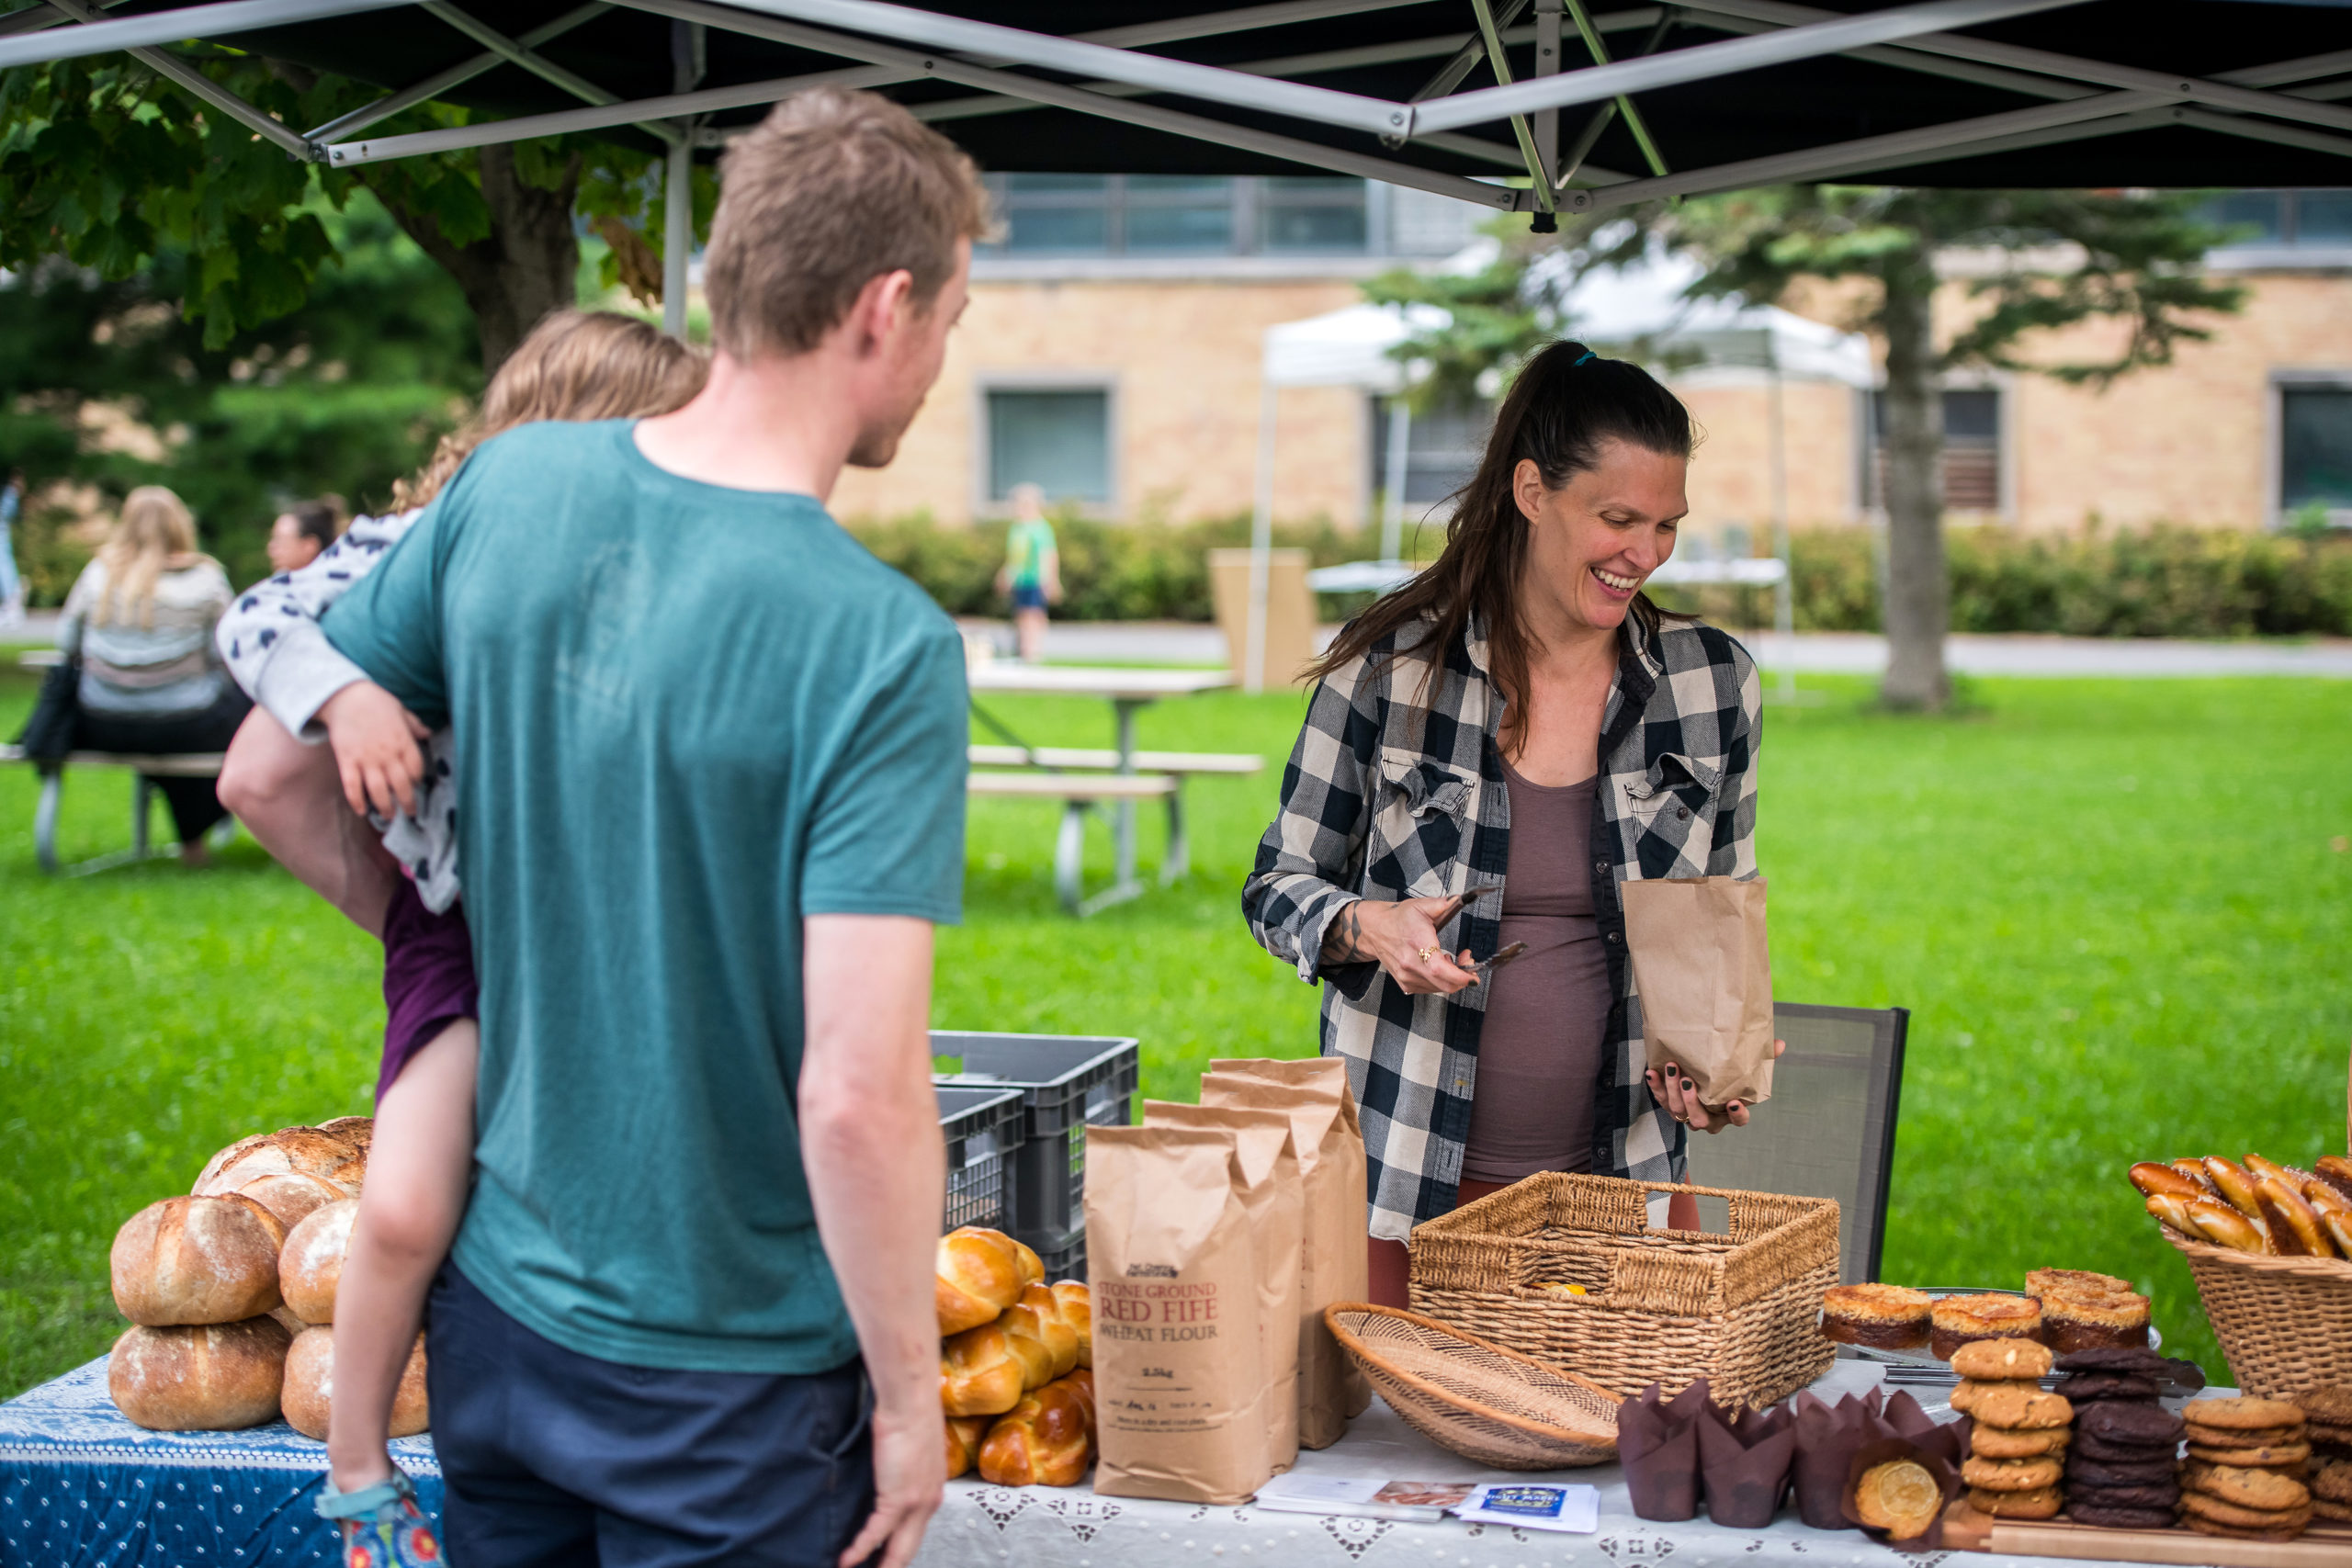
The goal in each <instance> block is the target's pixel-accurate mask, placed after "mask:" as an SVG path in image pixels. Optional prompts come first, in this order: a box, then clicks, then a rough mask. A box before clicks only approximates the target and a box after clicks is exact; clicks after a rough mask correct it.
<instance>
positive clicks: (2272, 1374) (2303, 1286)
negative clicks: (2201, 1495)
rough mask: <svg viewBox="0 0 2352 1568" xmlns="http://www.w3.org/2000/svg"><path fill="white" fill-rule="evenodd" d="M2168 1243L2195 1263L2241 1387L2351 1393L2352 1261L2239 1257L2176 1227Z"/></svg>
mask: <svg viewBox="0 0 2352 1568" xmlns="http://www.w3.org/2000/svg"><path fill="white" fill-rule="evenodd" d="M2165 1240H2166V1241H2168V1242H2170V1243H2172V1244H2173V1246H2175V1247H2178V1248H2179V1249H2180V1253H2181V1256H2182V1257H2183V1258H2186V1259H2187V1260H2188V1274H2189V1278H2191V1279H2193V1280H2196V1281H2197V1294H2198V1295H2199V1297H2200V1298H2201V1299H2202V1300H2203V1301H2204V1303H2205V1316H2206V1318H2207V1319H2208V1320H2209V1321H2210V1322H2211V1324H2212V1325H2213V1337H2214V1338H2216V1339H2218V1340H2220V1341H2221V1342H2222V1355H2224V1356H2227V1357H2228V1358H2229V1360H2230V1375H2231V1377H2232V1378H2233V1379H2234V1380H2235V1381H2236V1382H2237V1385H2238V1387H2239V1388H2241V1389H2243V1390H2245V1392H2246V1393H2250V1394H2252V1395H2254V1396H2255V1397H2256V1398H2257V1399H2292V1398H2294V1397H2295V1396H2296V1395H2297V1394H2299V1393H2305V1392H2307V1391H2309V1390H2311V1389H2314V1388H2318V1387H2320V1386H2322V1385H2323V1384H2328V1383H2333V1384H2335V1385H2336V1386H2338V1387H2352V1261H2347V1260H2346V1259H2344V1258H2272V1257H2268V1256H2266V1255H2264V1254H2260V1253H2253V1252H2236V1251H2233V1250H2232V1249H2231V1248H2229V1247H2215V1246H2213V1245H2211V1243H2209V1242H2203V1241H2191V1240H2189V1239H2188V1237H2186V1236H2183V1235H2181V1234H2180V1233H2179V1232H2177V1231H2176V1230H2174V1229H2172V1228H2171V1227H2170V1226H2166V1227H2165Z"/></svg>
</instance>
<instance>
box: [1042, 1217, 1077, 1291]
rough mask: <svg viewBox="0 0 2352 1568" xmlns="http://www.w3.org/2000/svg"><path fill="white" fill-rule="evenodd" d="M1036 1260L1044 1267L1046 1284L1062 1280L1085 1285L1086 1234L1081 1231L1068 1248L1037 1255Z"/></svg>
mask: <svg viewBox="0 0 2352 1568" xmlns="http://www.w3.org/2000/svg"><path fill="white" fill-rule="evenodd" d="M1037 1260H1038V1261H1039V1262H1041V1263H1043V1264H1044V1265H1045V1266H1046V1283H1047V1284H1053V1283H1055V1282H1057V1281H1058V1280H1077V1281H1078V1282H1079V1283H1080V1284H1081V1285H1083V1284H1085V1283H1086V1233H1085V1232H1084V1231H1082V1230H1081V1231H1080V1233H1079V1236H1078V1239H1077V1240H1076V1241H1073V1242H1071V1243H1070V1244H1069V1246H1068V1247H1058V1248H1057V1249H1055V1250H1054V1251H1052V1252H1041V1253H1039V1254H1037Z"/></svg>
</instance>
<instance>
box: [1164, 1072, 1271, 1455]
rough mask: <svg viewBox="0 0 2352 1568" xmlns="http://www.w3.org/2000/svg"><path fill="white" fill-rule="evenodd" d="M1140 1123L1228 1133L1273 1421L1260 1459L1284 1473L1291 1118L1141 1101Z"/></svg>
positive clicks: (1224, 1107) (1229, 1108)
mask: <svg viewBox="0 0 2352 1568" xmlns="http://www.w3.org/2000/svg"><path fill="white" fill-rule="evenodd" d="M1143 1124H1144V1125H1145V1126H1147V1127H1207V1128H1213V1129H1214V1128H1222V1129H1226V1130H1227V1131H1230V1132H1231V1133H1232V1134H1233V1142H1234V1148H1235V1151H1236V1153H1237V1154H1238V1156H1240V1157H1239V1161H1238V1165H1237V1166H1236V1174H1237V1176H1238V1179H1239V1180H1240V1182H1241V1206H1242V1207H1243V1208H1245V1209H1247V1210H1248V1211H1249V1212H1250V1235H1253V1236H1255V1237H1256V1238H1257V1242H1258V1304H1257V1314H1256V1315H1257V1323H1258V1333H1259V1340H1260V1343H1259V1348H1258V1355H1259V1364H1260V1365H1261V1366H1262V1367H1263V1368H1264V1369H1265V1371H1264V1376H1265V1379H1266V1382H1267V1384H1268V1393H1269V1395H1270V1398H1271V1404H1272V1409H1271V1411H1270V1412H1269V1414H1270V1415H1271V1416H1272V1421H1273V1425H1272V1427H1271V1428H1270V1429H1269V1432H1268V1442H1267V1450H1266V1462H1267V1466H1268V1468H1269V1469H1272V1470H1275V1471H1284V1470H1288V1469H1289V1468H1290V1467H1291V1466H1292V1465H1294V1464H1295V1463H1297V1462H1298V1352H1299V1344H1300V1341H1301V1339H1302V1338H1303V1337H1304V1333H1303V1330H1304V1320H1303V1319H1302V1318H1301V1316H1300V1311H1299V1280H1300V1275H1301V1272H1302V1270H1301V1269H1300V1268H1299V1258H1300V1252H1301V1248H1300V1245H1299V1243H1300V1232H1301V1231H1302V1229H1303V1228H1304V1226H1305V1224H1306V1185H1305V1183H1303V1182H1302V1181H1301V1180H1300V1179H1299V1174H1298V1156H1297V1155H1296V1153H1295V1152H1294V1150H1293V1148H1292V1145H1291V1126H1290V1117H1289V1116H1288V1115H1286V1114H1285V1113H1283V1111H1249V1110H1244V1109H1242V1108H1240V1107H1238V1106H1228V1105H1184V1104H1182V1103H1179V1102H1177V1101H1174V1100H1145V1101H1144V1102H1143Z"/></svg>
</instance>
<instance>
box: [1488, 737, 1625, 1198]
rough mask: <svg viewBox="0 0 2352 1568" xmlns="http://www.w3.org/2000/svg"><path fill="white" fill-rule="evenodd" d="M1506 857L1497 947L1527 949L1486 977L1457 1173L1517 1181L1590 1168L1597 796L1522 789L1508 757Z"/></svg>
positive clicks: (1599, 984)
mask: <svg viewBox="0 0 2352 1568" xmlns="http://www.w3.org/2000/svg"><path fill="white" fill-rule="evenodd" d="M1503 777H1504V781H1505V784H1504V787H1505V788H1507V789H1508V790H1509V791H1510V862H1509V863H1508V865H1507V867H1506V869H1505V871H1504V873H1503V921H1502V927H1503V929H1502V939H1501V944H1502V945H1503V946H1505V947H1508V946H1510V944H1511V943H1512V942H1525V943H1526V944H1527V952H1526V953H1523V954H1521V956H1520V957H1518V958H1516V959H1514V960H1513V961H1512V962H1511V963H1510V964H1506V965H1505V966H1504V967H1502V968H1500V969H1498V970H1497V971H1495V972H1494V973H1493V974H1492V975H1490V976H1487V982H1486V983H1487V985H1489V986H1491V987H1494V990H1493V992H1492V994H1491V995H1489V996H1488V997H1487V1017H1486V1021H1485V1023H1484V1024H1482V1025H1481V1026H1480V1028H1479V1031H1478V1077H1477V1081H1476V1089H1475V1090H1474V1091H1473V1093H1472V1096H1471V1100H1470V1139H1469V1147H1468V1148H1467V1149H1466V1150H1464V1154H1463V1156H1462V1174H1463V1175H1464V1177H1466V1178H1468V1179H1470V1180H1473V1181H1517V1180H1519V1179H1521V1178H1522V1177H1527V1176H1532V1175H1534V1174H1535V1173H1536V1172H1537V1171H1540V1170H1577V1171H1589V1170H1590V1169H1591V1168H1592V1108H1593V1098H1594V1096H1595V1095H1596V1094H1597V1093H1598V1092H1599V1089H1598V1085H1599V1082H1600V1041H1601V1035H1602V1033H1603V1032H1604V1031H1605V1030H1606V1029H1607V1028H1608V1025H1609V1003H1610V1000H1611V997H1610V987H1609V959H1608V954H1607V953H1606V951H1605V950H1604V949H1603V948H1602V946H1601V942H1600V926H1599V925H1598V924H1597V923H1596V922H1595V920H1594V919H1593V909H1592V814H1593V795H1594V791H1595V790H1596V789H1597V788H1598V786H1599V784H1600V777H1599V775H1597V774H1596V775H1595V776H1594V777H1592V778H1589V779H1587V780H1585V781H1584V782H1583V783H1581V784H1562V785H1557V786H1552V787H1546V786H1545V785H1543V784H1530V783H1528V782H1527V780H1525V779H1524V778H1521V776H1520V774H1519V772H1518V770H1517V769H1515V768H1513V767H1512V766H1511V765H1510V763H1509V762H1505V763H1504V764H1503Z"/></svg>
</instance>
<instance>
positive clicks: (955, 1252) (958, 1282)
mask: <svg viewBox="0 0 2352 1568" xmlns="http://www.w3.org/2000/svg"><path fill="white" fill-rule="evenodd" d="M1022 1250H1023V1249H1022V1247H1021V1246H1020V1244H1019V1243H1018V1242H1016V1241H1014V1240H1013V1239H1012V1237H1011V1236H1009V1235H1005V1234H1004V1233H1003V1232H1002V1231H991V1230H982V1229H980V1228H978V1226H975V1225H966V1226H964V1227H963V1228H961V1229H960V1230H953V1231H950V1232H948V1233H947V1234H946V1235H944V1236H941V1237H940V1238H939V1250H938V1253H937V1255H936V1259H935V1262H934V1265H933V1268H934V1271H935V1273H936V1274H937V1276H938V1280H937V1289H936V1294H937V1305H938V1311H939V1332H940V1335H941V1337H943V1338H944V1337H946V1336H949V1335H953V1334H961V1333H963V1332H964V1331H965V1330H966V1329H967V1328H978V1326H979V1325H982V1324H984V1323H994V1322H995V1321H996V1320H997V1317H998V1315H999V1314H1001V1313H1002V1312H1003V1311H1004V1309H1005V1308H1007V1307H1009V1306H1011V1305H1012V1303H1014V1302H1017V1301H1019V1300H1020V1299H1021V1287H1022V1285H1023V1283H1025V1282H1026V1281H1025V1280H1024V1278H1023V1275H1024V1272H1025V1271H1024V1269H1023V1264H1022V1260H1021V1252H1022ZM1029 1256H1030V1257H1031V1258H1035V1257H1036V1254H1035V1253H1034V1252H1033V1253H1030V1255H1029ZM1041 1271H1042V1270H1041Z"/></svg>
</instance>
